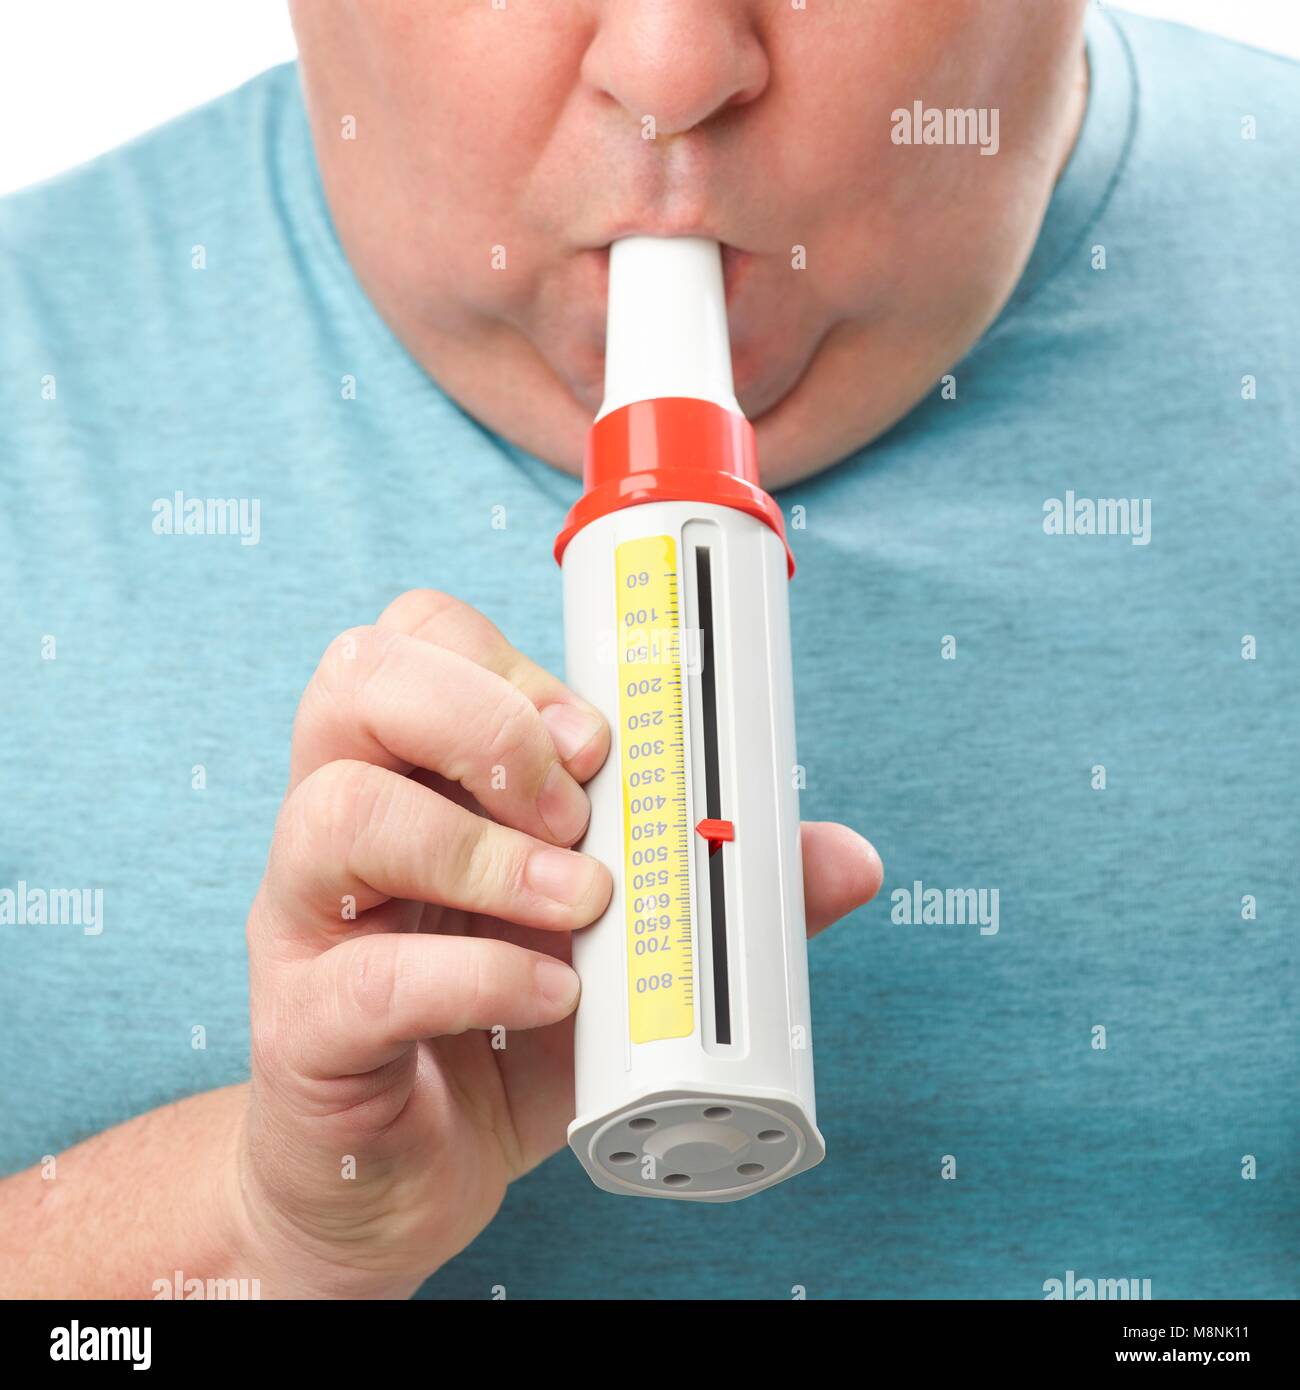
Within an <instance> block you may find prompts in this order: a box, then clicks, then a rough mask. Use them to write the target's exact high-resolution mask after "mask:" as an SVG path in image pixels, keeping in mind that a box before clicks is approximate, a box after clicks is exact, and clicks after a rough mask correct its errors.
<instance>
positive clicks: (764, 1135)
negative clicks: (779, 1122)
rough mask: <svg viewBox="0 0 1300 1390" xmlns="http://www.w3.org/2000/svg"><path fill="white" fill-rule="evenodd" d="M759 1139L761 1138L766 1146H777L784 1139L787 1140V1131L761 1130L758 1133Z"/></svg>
mask: <svg viewBox="0 0 1300 1390" xmlns="http://www.w3.org/2000/svg"><path fill="white" fill-rule="evenodd" d="M758 1137H759V1138H760V1139H761V1140H762V1141H763V1143H765V1144H776V1143H778V1142H779V1141H780V1140H782V1139H784V1138H785V1130H783V1129H760V1130H759V1131H758Z"/></svg>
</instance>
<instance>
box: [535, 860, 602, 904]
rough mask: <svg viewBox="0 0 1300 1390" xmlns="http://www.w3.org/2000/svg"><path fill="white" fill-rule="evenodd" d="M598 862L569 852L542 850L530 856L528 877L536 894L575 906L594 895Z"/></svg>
mask: <svg viewBox="0 0 1300 1390" xmlns="http://www.w3.org/2000/svg"><path fill="white" fill-rule="evenodd" d="M595 870H596V864H595V861H594V860H591V859H588V858H587V856H586V855H585V854H575V853H574V852H573V851H572V850H567V849H539V850H534V851H533V853H532V854H530V855H529V856H528V867H527V868H526V869H525V870H524V878H525V879H526V880H527V882H528V886H529V887H530V888H531V889H532V890H533V892H534V893H540V894H542V896H543V897H546V898H551V899H553V900H554V901H555V902H557V903H564V905H565V906H566V907H574V906H576V905H577V904H578V903H580V902H581V901H582V899H583V898H585V897H586V896H587V894H588V893H590V892H591V878H592V874H593V873H594V872H595Z"/></svg>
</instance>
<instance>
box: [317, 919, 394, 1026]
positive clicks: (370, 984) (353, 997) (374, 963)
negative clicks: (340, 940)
mask: <svg viewBox="0 0 1300 1390" xmlns="http://www.w3.org/2000/svg"><path fill="white" fill-rule="evenodd" d="M399 941H400V939H399V938H394V943H398V942H399ZM376 942H377V938H373V937H371V938H363V939H362V940H361V941H360V942H359V943H357V944H356V945H355V946H354V945H353V943H351V942H346V943H344V944H343V945H342V946H339V947H336V948H335V950H336V951H337V953H338V955H339V960H338V962H337V966H336V970H335V977H334V985H335V993H336V1005H337V1011H338V1013H339V1014H340V1016H341V1017H342V1018H344V1019H349V1018H365V1019H371V1020H379V1021H383V1020H387V1019H389V1018H391V1017H392V1015H393V1012H394V1009H395V1008H396V996H397V987H398V981H399V980H400V978H401V971H400V970H399V969H398V968H397V962H396V957H395V950H396V944H394V945H393V946H388V947H381V946H379V945H377V944H376Z"/></svg>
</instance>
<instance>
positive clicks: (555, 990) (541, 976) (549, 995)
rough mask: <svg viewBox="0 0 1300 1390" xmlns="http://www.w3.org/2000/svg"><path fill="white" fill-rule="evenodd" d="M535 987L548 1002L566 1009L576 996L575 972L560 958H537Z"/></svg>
mask: <svg viewBox="0 0 1300 1390" xmlns="http://www.w3.org/2000/svg"><path fill="white" fill-rule="evenodd" d="M537 988H538V990H539V991H540V992H541V994H542V996H543V998H545V999H547V1000H549V1002H550V1003H552V1004H555V1005H557V1006H559V1007H560V1008H565V1009H567V1008H568V1007H569V1006H570V1005H571V1004H572V1003H573V1001H574V1000H575V999H577V997H578V975H577V972H576V971H574V970H571V969H570V968H569V967H568V966H567V965H565V963H564V962H563V961H562V960H539V961H538V962H537Z"/></svg>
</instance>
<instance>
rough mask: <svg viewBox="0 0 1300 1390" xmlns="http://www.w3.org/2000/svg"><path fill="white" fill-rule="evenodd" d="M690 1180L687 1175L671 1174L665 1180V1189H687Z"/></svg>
mask: <svg viewBox="0 0 1300 1390" xmlns="http://www.w3.org/2000/svg"><path fill="white" fill-rule="evenodd" d="M688 1182H690V1178H689V1177H688V1176H687V1175H686V1174H685V1173H669V1174H668V1175H667V1176H666V1177H665V1178H664V1186H665V1187H685V1186H686V1184H687V1183H688Z"/></svg>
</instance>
